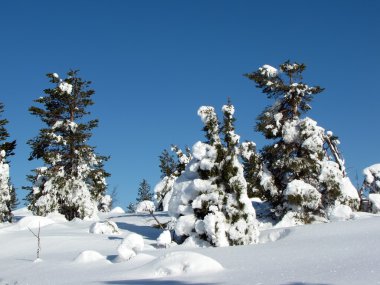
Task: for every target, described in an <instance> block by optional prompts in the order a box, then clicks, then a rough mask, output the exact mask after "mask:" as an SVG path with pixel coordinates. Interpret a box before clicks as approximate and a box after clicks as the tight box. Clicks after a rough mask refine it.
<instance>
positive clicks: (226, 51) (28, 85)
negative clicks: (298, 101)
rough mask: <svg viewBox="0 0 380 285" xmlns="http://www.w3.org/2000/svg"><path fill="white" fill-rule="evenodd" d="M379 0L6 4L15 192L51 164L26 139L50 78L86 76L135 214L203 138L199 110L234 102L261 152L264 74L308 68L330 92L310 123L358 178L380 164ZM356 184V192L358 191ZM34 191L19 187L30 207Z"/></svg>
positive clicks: (121, 187)
mask: <svg viewBox="0 0 380 285" xmlns="http://www.w3.org/2000/svg"><path fill="white" fill-rule="evenodd" d="M379 13H380V1H375V0H374V1H366V0H358V1H304V0H303V1H300V0H298V1H239V0H236V1H224V0H217V1H214V0H207V1H200V0H199V1H179V0H177V1H168V0H167V1H158V0H151V1H144V0H138V1H137V0H135V1H121V0H120V1H111V0H110V1H94V0H92V1H84V0H81V1H72V0H70V1H67V0H66V1H27V0H25V1H17V0H14V1H2V3H1V7H0V36H1V39H0V84H1V89H0V101H2V102H3V103H4V104H5V108H6V111H5V113H4V116H5V117H6V118H8V119H9V120H10V124H9V125H8V130H9V132H10V134H11V137H12V139H16V140H17V149H16V156H15V157H13V158H12V165H11V167H12V168H11V175H12V180H13V182H14V184H15V186H16V187H17V188H21V186H23V185H26V184H27V182H26V179H25V176H26V175H27V174H29V173H30V170H31V169H32V168H34V167H37V166H41V162H38V161H36V162H29V161H28V160H27V158H28V155H29V153H30V148H29V146H28V145H26V141H27V140H28V139H30V138H33V137H34V136H36V135H37V133H38V130H39V128H40V127H41V122H40V121H39V120H38V118H36V117H33V116H32V115H30V114H29V113H28V108H29V107H30V106H31V105H32V104H33V102H32V101H33V100H34V99H36V98H38V97H39V96H41V95H42V90H43V89H45V88H47V87H49V86H50V85H49V83H48V80H47V78H46V77H45V74H46V73H48V72H57V73H59V74H63V73H65V72H66V71H68V70H69V69H70V68H72V69H80V70H81V76H82V78H84V79H87V80H91V81H93V88H94V89H95V91H96V94H95V95H94V98H93V99H94V101H95V105H94V106H93V107H92V109H91V111H92V118H98V119H99V120H100V125H99V128H98V129H96V130H95V132H94V136H93V139H92V142H91V143H92V144H93V145H96V146H97V150H98V152H99V153H101V154H104V155H110V156H111V160H110V161H109V162H108V163H107V164H106V168H107V170H108V171H109V172H110V173H111V174H112V177H111V178H110V179H109V186H110V189H112V188H113V187H115V186H117V187H118V192H119V205H121V206H123V207H125V206H126V205H127V204H128V202H130V201H133V200H134V199H135V197H136V194H137V188H138V184H139V182H140V181H141V180H142V179H143V178H146V179H147V180H148V181H149V183H150V184H151V185H152V187H153V186H154V185H155V184H156V183H157V182H158V181H159V176H160V172H159V168H158V155H159V154H160V153H161V151H162V150H163V149H164V148H167V147H169V146H170V144H173V143H175V144H178V145H179V146H181V147H183V146H185V145H190V146H191V145H192V144H194V143H195V142H196V141H197V140H202V139H203V133H202V132H201V128H202V124H201V121H200V119H199V118H198V117H197V115H196V112H197V109H198V107H199V106H201V105H213V106H215V107H216V109H217V110H220V108H221V106H222V105H223V104H224V103H225V102H226V100H227V97H231V99H232V102H233V104H234V105H235V107H236V117H237V132H238V133H239V134H240V135H241V136H242V139H243V140H253V141H255V142H257V144H258V145H259V146H262V145H264V144H265V143H266V142H265V141H264V140H263V138H262V137H261V135H260V134H258V133H255V132H254V130H253V126H254V124H255V118H256V116H257V115H258V114H259V113H260V112H261V111H262V110H263V108H264V107H265V106H266V105H268V104H270V103H272V102H270V101H269V100H267V99H266V98H265V96H264V95H263V94H261V93H260V91H259V90H258V89H256V88H255V86H254V84H253V83H252V82H250V81H249V80H247V79H246V78H244V77H243V76H242V74H243V73H247V72H251V71H254V70H255V69H257V68H258V67H259V66H261V65H263V64H270V65H274V66H275V65H278V64H280V63H282V62H283V61H285V60H287V59H291V60H293V61H298V62H304V63H305V64H306V65H307V66H308V68H307V71H306V73H305V77H304V79H305V82H307V83H308V84H310V85H313V84H318V85H320V86H322V87H325V88H326V90H325V92H324V93H322V94H321V95H318V96H317V97H316V98H315V101H314V103H313V104H312V106H313V110H312V111H311V112H310V113H309V116H310V117H311V118H313V119H315V120H317V121H318V123H319V124H320V125H321V126H322V127H324V128H326V129H329V130H330V129H331V130H332V131H333V132H334V133H335V134H337V135H338V136H339V137H340V139H341V142H342V145H341V148H342V151H343V154H344V157H345V159H346V165H347V168H348V171H349V174H350V176H351V178H353V180H354V179H355V175H356V172H358V173H359V176H360V178H359V179H360V180H361V179H362V178H361V171H362V169H363V168H364V167H366V166H368V165H370V164H373V163H378V162H380V148H379V141H380V131H379V127H378V125H379V121H380V119H379V118H380V112H379V110H380V94H379V80H380V79H379V78H380V72H379V66H380V17H379ZM353 182H354V184H355V183H356V182H355V181H353ZM24 192H25V191H22V190H18V194H19V196H20V197H21V198H22V197H23V196H25V193H24Z"/></svg>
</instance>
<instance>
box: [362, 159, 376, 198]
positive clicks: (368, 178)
mask: <svg viewBox="0 0 380 285" xmlns="http://www.w3.org/2000/svg"><path fill="white" fill-rule="evenodd" d="M363 174H364V184H365V185H366V186H367V187H369V188H370V191H371V192H372V193H376V192H380V163H378V164H374V165H371V166H369V167H367V168H365V169H364V170H363Z"/></svg>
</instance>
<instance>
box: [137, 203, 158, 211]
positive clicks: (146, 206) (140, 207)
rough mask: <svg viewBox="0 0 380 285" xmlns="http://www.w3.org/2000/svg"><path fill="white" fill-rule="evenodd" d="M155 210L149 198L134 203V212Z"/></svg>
mask: <svg viewBox="0 0 380 285" xmlns="http://www.w3.org/2000/svg"><path fill="white" fill-rule="evenodd" d="M154 210H155V206H154V203H153V202H152V201H149V200H145V201H141V202H140V203H138V204H137V205H136V210H135V212H136V213H144V212H153V211H154Z"/></svg>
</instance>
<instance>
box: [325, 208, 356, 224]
mask: <svg viewBox="0 0 380 285" xmlns="http://www.w3.org/2000/svg"><path fill="white" fill-rule="evenodd" d="M327 215H328V218H329V219H330V220H331V221H346V220H349V219H351V218H352V217H353V213H352V210H351V208H350V207H349V206H347V205H337V206H333V207H332V208H331V209H329V210H328V212H327Z"/></svg>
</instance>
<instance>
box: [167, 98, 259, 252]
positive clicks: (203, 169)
mask: <svg viewBox="0 0 380 285" xmlns="http://www.w3.org/2000/svg"><path fill="white" fill-rule="evenodd" d="M222 110H223V115H224V117H223V124H222V126H220V124H219V122H218V118H217V116H216V114H215V111H214V108H213V107H209V106H203V107H201V108H200V109H199V110H198V115H199V116H200V117H201V119H202V121H203V123H204V131H205V134H206V141H205V142H197V143H196V144H195V145H194V146H193V151H192V157H193V158H192V160H191V161H190V162H189V164H188V165H187V166H186V168H185V171H184V172H182V174H181V175H180V176H179V177H178V179H177V180H176V181H175V183H174V187H173V188H174V193H173V196H172V199H171V201H170V204H169V214H170V215H171V216H173V217H174V218H175V219H176V224H175V232H176V234H177V236H179V237H180V238H181V239H182V240H184V239H187V238H190V239H195V240H197V239H200V240H204V241H207V242H208V243H210V244H211V245H213V246H228V245H242V244H250V243H254V242H256V241H257V224H256V219H255V210H254V209H253V207H252V204H251V202H250V200H249V199H248V195H247V182H246V180H245V179H244V173H243V172H244V171H243V167H242V165H241V163H240V161H239V155H240V150H239V149H240V145H239V139H240V137H239V136H238V135H237V134H236V133H235V129H234V121H235V118H234V116H233V115H234V107H233V106H232V105H231V104H230V103H229V104H228V105H225V106H223V108H222ZM221 136H222V138H221Z"/></svg>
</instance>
